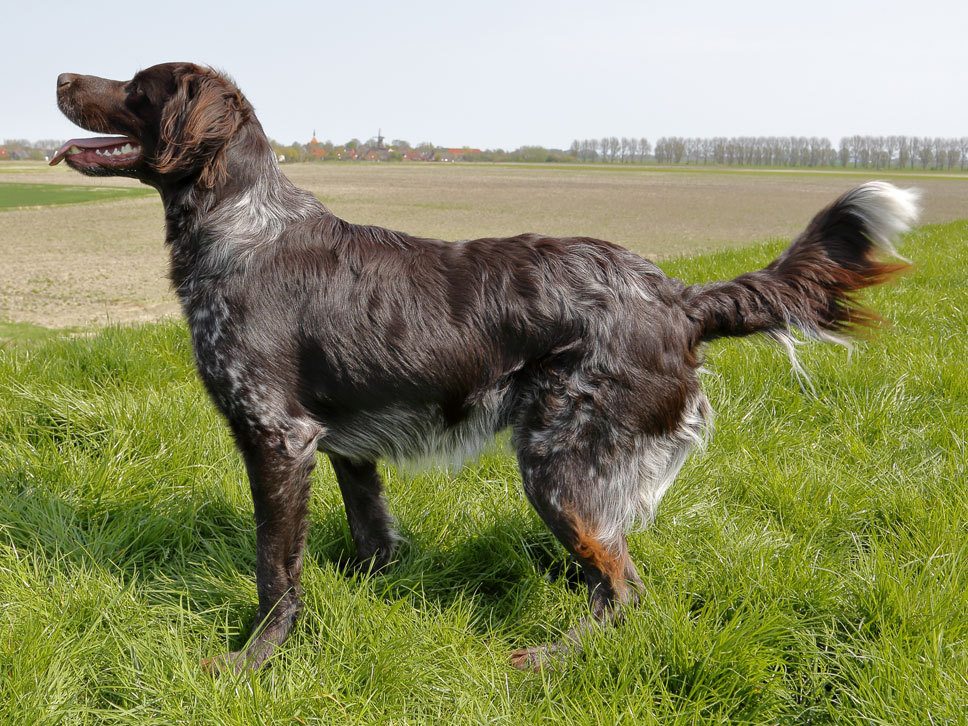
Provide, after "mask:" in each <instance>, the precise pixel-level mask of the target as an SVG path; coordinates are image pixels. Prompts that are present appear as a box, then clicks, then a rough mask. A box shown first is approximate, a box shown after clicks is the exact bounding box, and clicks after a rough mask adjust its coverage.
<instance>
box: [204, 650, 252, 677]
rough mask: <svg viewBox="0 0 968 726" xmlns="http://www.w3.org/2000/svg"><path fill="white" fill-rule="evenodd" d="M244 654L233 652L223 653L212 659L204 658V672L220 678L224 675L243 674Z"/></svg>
mask: <svg viewBox="0 0 968 726" xmlns="http://www.w3.org/2000/svg"><path fill="white" fill-rule="evenodd" d="M243 656H244V653H242V652H241V651H238V650H236V651H233V652H231V653H222V654H221V655H216V656H214V657H212V658H202V662H201V666H202V670H203V671H205V672H206V673H208V674H210V675H213V676H220V675H222V674H223V673H241V672H242V671H243V670H245V658H244V657H243Z"/></svg>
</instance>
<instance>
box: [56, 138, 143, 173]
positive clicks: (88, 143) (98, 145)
mask: <svg viewBox="0 0 968 726" xmlns="http://www.w3.org/2000/svg"><path fill="white" fill-rule="evenodd" d="M125 142H131V143H134V142H133V141H132V139H129V138H128V137H127V136H95V137H93V138H90V139H71V140H70V141H68V142H67V143H66V144H64V145H63V146H62V147H60V148H59V149H58V150H57V153H56V154H54V158H53V159H51V160H50V165H51V166H54V164H59V163H60V161H61V159H63V158H64V157H65V156H67V152H68V151H70V150H71V149H74V148H77V149H84V150H91V151H96V150H97V149H108V148H113V147H115V146H117V145H118V144H123V143H125Z"/></svg>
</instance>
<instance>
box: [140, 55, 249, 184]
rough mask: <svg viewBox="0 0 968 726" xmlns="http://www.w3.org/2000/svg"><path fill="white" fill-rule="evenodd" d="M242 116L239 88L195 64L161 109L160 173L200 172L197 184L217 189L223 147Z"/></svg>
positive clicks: (157, 161)
mask: <svg viewBox="0 0 968 726" xmlns="http://www.w3.org/2000/svg"><path fill="white" fill-rule="evenodd" d="M244 117H245V108H244V104H243V101H242V96H241V94H240V93H239V91H238V89H237V88H236V87H235V86H234V85H233V84H232V83H230V82H229V81H227V80H225V79H224V78H222V77H221V76H219V75H218V74H217V73H215V72H214V71H210V70H208V69H205V68H200V67H197V66H193V67H192V68H191V70H190V71H188V72H187V73H185V74H184V75H183V76H182V77H181V78H180V79H179V80H178V85H177V88H176V90H175V93H174V94H173V95H172V96H171V98H169V99H168V103H166V104H165V108H164V110H163V111H162V117H161V138H160V142H159V146H158V151H157V154H156V159H155V168H156V170H157V171H158V172H159V173H161V174H186V175H187V174H189V173H191V172H193V171H196V170H200V171H201V173H200V175H199V183H200V184H202V185H203V186H205V187H209V188H211V187H214V186H215V185H216V184H218V183H219V182H221V181H222V180H223V179H224V177H225V147H226V146H227V145H228V142H229V141H230V140H231V138H232V136H233V135H234V134H235V132H236V130H237V129H238V128H239V126H241V125H242V123H243V121H244V120H245V119H244Z"/></svg>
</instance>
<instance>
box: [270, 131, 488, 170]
mask: <svg viewBox="0 0 968 726" xmlns="http://www.w3.org/2000/svg"><path fill="white" fill-rule="evenodd" d="M270 143H271V144H272V148H273V150H274V151H275V152H276V156H277V158H278V159H279V161H280V162H281V163H285V162H290V161H329V160H335V161H468V160H472V159H473V160H475V161H477V160H480V157H482V156H484V155H486V154H490V153H493V152H485V151H482V150H481V149H474V148H471V147H467V146H465V147H462V148H445V147H439V146H435V145H433V144H430V143H423V144H418V145H417V146H416V147H414V146H411V145H410V143H409V142H407V141H404V140H402V139H395V140H393V141H390V142H387V140H386V139H385V137H384V136H383V133H382V131H380V132H377V135H376V136H375V137H372V138H370V139H369V140H368V141H365V142H362V141H360V140H359V139H352V140H350V141H347V142H346V143H345V144H334V143H333V142H331V141H319V140H318V139H317V138H316V132H315V131H314V132H313V138H312V139H311V140H310V141H309V143H307V144H298V143H294V144H290V145H289V146H284V145H282V144H280V143H278V142H276V141H270Z"/></svg>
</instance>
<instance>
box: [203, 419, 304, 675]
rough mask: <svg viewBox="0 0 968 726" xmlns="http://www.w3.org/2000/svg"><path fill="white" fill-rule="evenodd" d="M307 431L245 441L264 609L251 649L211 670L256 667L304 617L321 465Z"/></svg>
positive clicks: (219, 660) (213, 663) (214, 663)
mask: <svg viewBox="0 0 968 726" xmlns="http://www.w3.org/2000/svg"><path fill="white" fill-rule="evenodd" d="M304 433H305V432H304V431H302V430H300V429H299V428H298V427H297V428H295V429H287V430H283V431H273V432H265V431H263V432H261V433H260V436H258V437H256V440H255V441H253V442H252V443H251V444H250V445H247V444H246V442H245V441H244V440H241V437H240V447H241V448H242V453H243V456H244V457H245V464H246V469H247V470H248V474H249V484H250V486H251V489H252V501H253V504H254V508H255V523H256V547H257V564H256V586H257V589H258V593H259V611H258V614H257V615H256V620H255V626H254V627H253V630H252V635H251V636H250V637H249V642H248V645H247V646H246V648H245V649H244V650H241V651H237V652H233V653H228V654H226V655H222V656H219V657H217V658H213V659H210V660H208V661H206V662H205V663H204V665H205V666H206V667H207V668H209V669H210V670H214V671H224V670H228V669H232V670H235V671H236V672H239V671H242V670H255V669H257V668H258V667H259V666H260V665H261V664H262V663H263V661H265V659H266V658H267V657H268V656H269V655H270V654H271V653H272V651H273V650H274V649H275V648H276V646H278V645H280V644H281V643H282V642H283V641H284V640H285V639H286V637H287V636H288V635H289V631H290V630H291V629H292V626H293V623H294V622H295V620H296V617H297V616H298V615H299V611H300V609H301V607H302V603H301V600H300V592H301V590H300V585H299V580H300V576H301V575H302V566H303V548H304V546H305V544H306V529H307V510H308V507H309V491H310V482H309V475H310V472H312V470H313V467H314V465H315V461H316V460H315V452H316V447H315V437H308V439H307V437H306V436H305V435H303V434H304Z"/></svg>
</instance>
